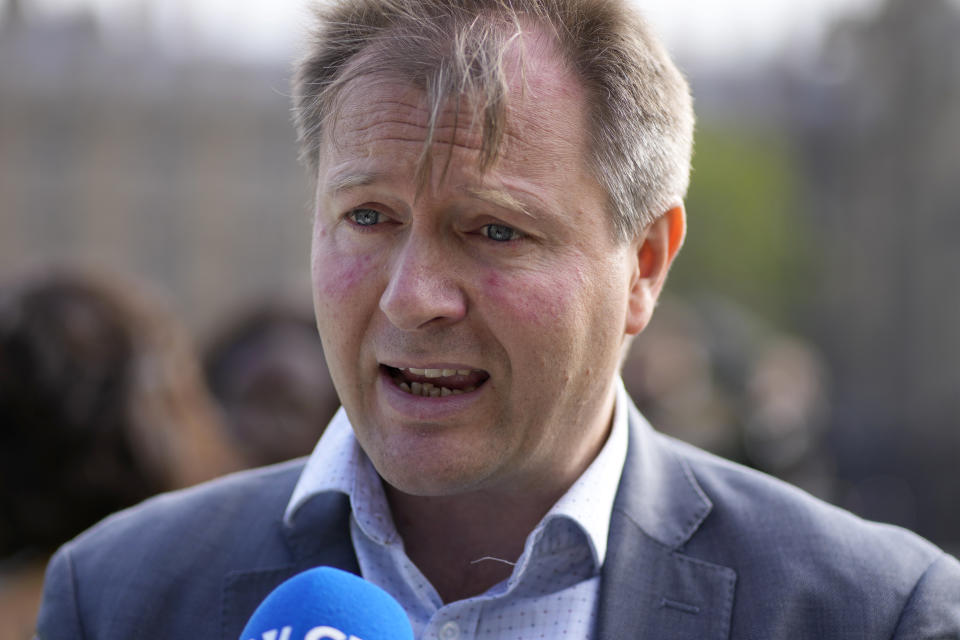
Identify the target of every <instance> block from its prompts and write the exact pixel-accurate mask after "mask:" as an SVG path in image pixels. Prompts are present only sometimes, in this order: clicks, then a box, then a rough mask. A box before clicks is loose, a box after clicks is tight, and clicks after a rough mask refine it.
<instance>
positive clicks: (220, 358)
mask: <svg viewBox="0 0 960 640" xmlns="http://www.w3.org/2000/svg"><path fill="white" fill-rule="evenodd" d="M203 362H204V371H205V373H206V376H207V382H208V384H209V386H210V389H211V391H212V392H213V394H214V396H216V398H217V400H218V401H219V402H220V406H221V410H222V411H223V415H224V422H225V424H226V426H227V429H228V431H229V432H230V434H231V435H232V436H233V439H234V445H235V446H236V448H237V450H238V451H239V452H240V454H241V455H242V456H243V459H244V462H245V464H246V465H247V466H251V467H256V466H262V465H266V464H272V463H275V462H281V461H283V460H289V459H291V458H296V457H299V456H304V455H307V454H309V453H310V451H311V450H312V449H313V447H314V445H316V443H317V440H318V438H319V437H320V435H321V433H323V429H324V428H325V427H326V425H327V422H329V421H330V418H331V417H333V414H334V413H336V411H337V408H338V407H339V405H340V401H339V399H338V398H337V394H336V391H335V390H334V388H333V382H332V380H331V379H330V373H329V371H328V370H327V363H326V360H325V358H324V355H323V345H322V344H321V342H320V336H319V335H318V334H317V327H316V324H315V322H314V320H313V315H312V314H311V313H310V312H309V311H304V312H301V311H299V310H295V309H291V308H286V307H281V306H270V305H265V306H261V307H258V308H255V309H253V310H250V311H248V312H247V313H245V314H242V315H241V316H240V317H239V319H237V320H236V321H235V322H232V323H229V324H227V325H224V326H223V327H222V328H221V329H220V330H219V332H218V333H217V334H216V335H215V337H214V338H213V339H212V340H211V341H210V344H209V346H208V348H207V349H206V351H205V355H204V358H203Z"/></svg>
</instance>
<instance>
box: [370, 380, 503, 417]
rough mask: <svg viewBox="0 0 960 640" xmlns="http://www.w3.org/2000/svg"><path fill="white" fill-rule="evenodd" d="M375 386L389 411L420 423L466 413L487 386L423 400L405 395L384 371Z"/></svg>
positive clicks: (420, 397)
mask: <svg viewBox="0 0 960 640" xmlns="http://www.w3.org/2000/svg"><path fill="white" fill-rule="evenodd" d="M488 382H489V381H488ZM377 384H378V385H379V387H380V392H381V393H382V394H383V397H384V398H385V399H386V402H387V405H388V406H389V407H390V408H391V409H393V410H394V411H395V412H397V413H399V414H401V415H402V416H404V417H405V418H409V419H411V420H422V421H432V420H441V419H443V418H448V417H450V416H453V415H456V414H458V413H460V412H463V411H466V410H467V409H469V408H471V407H472V406H473V405H474V404H475V403H476V402H478V401H479V400H480V399H481V397H482V396H483V395H484V393H485V391H486V389H487V386H488V385H487V383H486V382H485V383H484V384H482V385H480V386H479V387H477V389H476V390H475V391H471V392H470V393H462V394H459V395H451V396H446V397H443V396H441V397H439V398H424V397H423V396H415V395H413V394H412V393H407V392H406V391H404V390H403V389H401V388H400V387H398V386H397V384H396V382H394V380H393V378H392V377H390V374H388V373H387V372H385V371H380V377H379V379H378V381H377Z"/></svg>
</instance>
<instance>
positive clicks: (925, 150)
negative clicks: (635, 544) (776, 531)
mask: <svg viewBox="0 0 960 640" xmlns="http://www.w3.org/2000/svg"><path fill="white" fill-rule="evenodd" d="M958 70H960V9H958V6H957V5H956V4H955V3H951V2H949V1H948V0H925V1H924V2H922V3H918V2H916V1H915V0H890V1H889V2H887V3H886V4H885V6H884V8H883V10H882V11H880V12H879V13H878V14H877V15H876V16H874V17H873V18H872V19H870V20H869V21H867V22H863V23H852V22H851V23H848V24H843V25H839V26H838V27H837V29H836V30H835V31H834V33H833V34H832V37H831V39H830V41H829V43H828V46H827V48H826V50H825V52H824V61H823V69H822V70H821V71H822V74H821V76H820V77H819V79H818V81H817V83H815V84H813V85H808V86H807V87H806V93H807V94H808V95H811V96H816V100H815V101H813V102H808V103H807V104H808V106H815V107H816V108H815V109H811V110H809V111H808V113H807V115H811V114H815V115H816V117H813V118H808V119H807V121H806V122H805V125H806V127H805V129H804V130H803V131H802V134H803V135H802V136H801V140H802V142H803V149H804V156H805V172H806V175H807V179H808V184H809V187H808V192H807V195H806V198H807V204H808V210H809V215H810V216H811V219H812V220H813V221H814V224H815V227H816V228H817V229H818V233H817V235H818V238H817V240H816V245H815V253H814V256H815V258H814V259H815V260H816V261H818V262H819V273H820V276H819V278H818V280H817V287H818V289H819V292H818V294H817V298H816V305H817V325H816V327H815V332H816V334H817V335H818V342H819V343H820V344H821V345H822V346H823V348H824V350H825V351H826V353H827V356H828V358H829V361H830V365H831V368H832V370H833V374H834V382H835V388H834V400H835V408H834V416H835V424H834V429H833V434H834V435H833V439H834V444H835V446H836V447H837V452H838V460H839V461H840V465H839V467H838V471H839V473H840V475H841V479H843V480H845V482H846V484H847V485H848V492H847V497H846V498H847V499H846V502H847V504H848V505H849V506H851V507H852V508H854V509H856V510H858V511H860V512H862V513H864V514H865V515H868V516H870V517H875V518H879V519H883V520H893V521H896V522H899V523H901V524H904V525H907V526H910V527H912V528H915V529H917V530H919V531H920V532H921V533H923V534H924V535H927V536H929V537H932V538H934V539H936V540H940V541H941V542H942V543H949V544H953V545H956V547H960V509H958V508H957V505H960V482H958V481H957V471H956V469H957V464H958V462H960V364H958V363H960V245H958V242H960V179H958V178H960V73H958Z"/></svg>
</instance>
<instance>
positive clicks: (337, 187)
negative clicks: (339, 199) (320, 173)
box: [326, 171, 383, 195]
mask: <svg viewBox="0 0 960 640" xmlns="http://www.w3.org/2000/svg"><path fill="white" fill-rule="evenodd" d="M382 177H383V176H382V174H381V173H379V172H377V171H369V172H362V173H349V174H347V175H342V176H336V177H335V178H332V179H331V180H330V182H329V183H327V189H326V190H327V193H329V194H331V195H338V194H340V193H343V192H344V191H350V190H351V189H356V188H358V187H366V186H369V185H371V184H373V183H375V182H377V181H378V180H380V179H381V178H382Z"/></svg>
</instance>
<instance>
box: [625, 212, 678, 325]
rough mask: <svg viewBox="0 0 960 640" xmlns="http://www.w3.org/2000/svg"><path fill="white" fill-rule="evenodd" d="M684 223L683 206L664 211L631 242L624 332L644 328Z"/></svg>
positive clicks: (676, 247)
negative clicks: (633, 259)
mask: <svg viewBox="0 0 960 640" xmlns="http://www.w3.org/2000/svg"><path fill="white" fill-rule="evenodd" d="M686 231H687V222H686V213H685V211H684V208H683V205H678V206H676V207H673V208H672V209H670V210H668V211H666V212H665V213H664V214H663V215H662V216H660V217H659V218H657V219H656V220H654V221H653V222H652V223H651V224H650V226H648V227H647V228H646V230H644V232H643V233H642V234H641V235H640V236H639V237H638V238H637V239H636V240H634V247H633V251H632V255H635V256H636V259H637V262H636V269H635V270H634V273H633V278H632V280H631V282H630V299H629V304H628V306H627V318H626V323H625V327H624V332H625V333H626V334H627V335H636V334H638V333H640V332H641V331H643V330H644V328H646V326H647V324H648V323H649V322H650V318H651V316H652V315H653V309H654V306H655V305H656V303H657V298H658V297H659V296H660V292H661V291H662V290H663V285H664V283H665V282H666V280H667V272H668V271H669V270H670V265H671V264H672V263H673V260H674V258H675V257H676V256H677V252H678V251H680V247H681V246H682V245H683V239H684V237H685V236H686Z"/></svg>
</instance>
